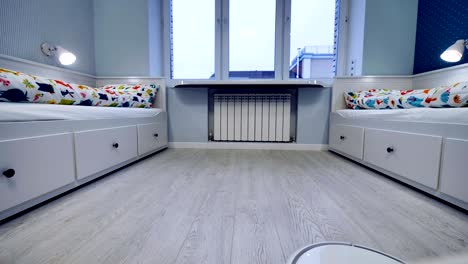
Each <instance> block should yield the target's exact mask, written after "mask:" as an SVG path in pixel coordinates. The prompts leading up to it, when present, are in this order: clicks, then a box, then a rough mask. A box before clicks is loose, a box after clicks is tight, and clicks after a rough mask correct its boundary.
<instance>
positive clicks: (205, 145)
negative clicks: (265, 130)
mask: <svg viewBox="0 0 468 264" xmlns="http://www.w3.org/2000/svg"><path fill="white" fill-rule="evenodd" d="M169 148H174V149H182V148H187V149H268V150H310V151H325V150H327V149H328V145H326V144H296V143H248V142H169Z"/></svg>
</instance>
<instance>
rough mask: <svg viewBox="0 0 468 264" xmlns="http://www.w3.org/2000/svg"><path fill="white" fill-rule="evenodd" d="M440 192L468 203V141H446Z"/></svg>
mask: <svg viewBox="0 0 468 264" xmlns="http://www.w3.org/2000/svg"><path fill="white" fill-rule="evenodd" d="M444 145H445V146H444V154H443V155H442V165H441V166H442V168H441V172H440V191H441V192H443V193H445V194H448V195H450V196H452V197H454V198H457V199H459V200H462V201H464V202H467V203H468V169H467V167H466V166H467V163H466V161H468V140H461V139H452V138H450V139H445V144H444Z"/></svg>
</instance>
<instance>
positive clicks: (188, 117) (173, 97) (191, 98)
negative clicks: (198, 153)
mask: <svg viewBox="0 0 468 264" xmlns="http://www.w3.org/2000/svg"><path fill="white" fill-rule="evenodd" d="M167 100H168V102H167V112H168V117H169V142H207V141H208V89H207V88H169V87H168V88H167Z"/></svg>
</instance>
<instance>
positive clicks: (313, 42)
mask: <svg viewBox="0 0 468 264" xmlns="http://www.w3.org/2000/svg"><path fill="white" fill-rule="evenodd" d="M334 25H335V0H292V3H291V50H290V65H289V77H290V78H303V79H311V78H312V79H314V78H319V77H328V78H330V77H332V76H333V39H334ZM298 62H299V63H298ZM298 68H299V69H298Z"/></svg>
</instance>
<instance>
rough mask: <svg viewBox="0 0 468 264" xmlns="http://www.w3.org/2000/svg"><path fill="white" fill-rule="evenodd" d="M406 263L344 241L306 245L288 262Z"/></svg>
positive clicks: (340, 263)
mask: <svg viewBox="0 0 468 264" xmlns="http://www.w3.org/2000/svg"><path fill="white" fill-rule="evenodd" d="M402 263H403V264H404V262H403V261H401V260H399V259H397V258H395V257H392V256H390V255H388V254H385V253H383V252H380V251H378V250H375V249H371V248H368V247H364V246H360V245H354V244H351V243H342V242H325V243H318V244H313V245H309V246H306V247H304V248H302V249H300V250H298V251H296V253H294V254H293V255H292V256H291V258H290V259H289V261H288V262H287V264H402Z"/></svg>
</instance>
